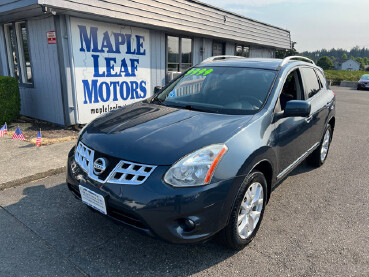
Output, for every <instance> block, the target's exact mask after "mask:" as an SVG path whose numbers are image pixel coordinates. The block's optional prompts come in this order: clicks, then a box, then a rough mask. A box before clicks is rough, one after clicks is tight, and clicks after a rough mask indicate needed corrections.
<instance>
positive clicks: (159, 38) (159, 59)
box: [150, 31, 166, 93]
mask: <svg viewBox="0 0 369 277" xmlns="http://www.w3.org/2000/svg"><path fill="white" fill-rule="evenodd" d="M150 51H151V53H150V57H151V88H152V89H154V87H155V86H163V85H165V61H166V58H165V55H166V51H165V34H164V33H162V32H158V31H150ZM150 93H152V92H151V91H150Z"/></svg>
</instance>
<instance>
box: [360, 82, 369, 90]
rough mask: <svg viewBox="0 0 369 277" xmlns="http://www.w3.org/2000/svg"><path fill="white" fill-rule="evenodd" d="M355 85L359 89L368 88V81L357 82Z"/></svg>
mask: <svg viewBox="0 0 369 277" xmlns="http://www.w3.org/2000/svg"><path fill="white" fill-rule="evenodd" d="M357 87H358V88H360V89H369V83H357Z"/></svg>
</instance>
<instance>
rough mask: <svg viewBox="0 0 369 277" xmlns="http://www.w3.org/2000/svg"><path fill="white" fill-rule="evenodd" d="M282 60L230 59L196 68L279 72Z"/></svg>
mask: <svg viewBox="0 0 369 277" xmlns="http://www.w3.org/2000/svg"><path fill="white" fill-rule="evenodd" d="M282 61H283V60H282V59H270V58H244V59H243V58H234V59H232V58H230V59H224V60H217V61H212V62H207V63H200V64H198V65H197V66H196V67H208V66H214V67H249V68H260V69H269V70H279V69H280V65H281V63H282ZM290 63H298V64H301V65H310V66H312V64H311V63H307V62H303V61H298V60H291V61H289V62H288V63H287V64H290Z"/></svg>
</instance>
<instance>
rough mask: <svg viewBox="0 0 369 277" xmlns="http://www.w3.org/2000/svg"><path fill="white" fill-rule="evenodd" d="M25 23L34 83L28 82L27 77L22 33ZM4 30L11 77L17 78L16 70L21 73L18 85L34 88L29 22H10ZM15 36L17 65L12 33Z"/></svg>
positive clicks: (5, 25) (4, 26)
mask: <svg viewBox="0 0 369 277" xmlns="http://www.w3.org/2000/svg"><path fill="white" fill-rule="evenodd" d="M22 23H24V24H25V27H26V30H27V41H28V54H29V61H30V69H31V76H32V81H30V82H29V81H28V76H27V65H26V59H25V52H24V48H23V37H22V31H21V27H20V26H21V24H22ZM9 26H11V27H12V30H11V31H10V30H9ZM3 30H4V38H5V48H6V49H5V50H6V53H5V54H6V57H7V68H8V72H9V75H10V76H11V77H15V78H17V77H18V76H17V74H16V69H17V70H18V72H19V77H18V78H17V79H18V84H19V86H22V87H31V88H32V87H34V76H33V72H34V71H33V63H32V57H31V56H32V55H31V49H30V48H31V47H30V44H29V41H30V40H29V31H28V30H29V29H28V21H25V20H22V21H13V22H9V23H6V24H4V25H3ZM10 32H12V35H13V36H14V39H15V49H14V50H15V55H16V59H17V65H15V64H14V60H13V57H12V53H13V49H12V48H13V46H12V42H11V37H10V36H11V33H10Z"/></svg>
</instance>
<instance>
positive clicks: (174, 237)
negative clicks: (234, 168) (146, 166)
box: [67, 148, 240, 243]
mask: <svg viewBox="0 0 369 277" xmlns="http://www.w3.org/2000/svg"><path fill="white" fill-rule="evenodd" d="M168 168H169V167H168V166H158V167H157V168H156V169H155V171H154V172H153V173H152V174H151V175H150V177H149V178H148V179H147V180H146V181H145V182H144V183H143V184H141V185H123V184H109V183H105V184H101V183H99V182H97V181H94V180H92V179H90V178H88V176H87V174H86V173H85V172H84V171H83V170H82V169H81V168H80V167H79V166H78V164H77V163H76V162H75V160H74V148H73V149H72V150H71V151H70V153H69V156H68V167H67V169H68V170H67V184H68V188H69V189H70V190H71V191H72V192H73V193H74V195H75V196H77V197H78V198H80V193H79V187H78V186H79V184H80V182H83V183H86V184H87V185H88V186H92V187H93V188H95V189H98V190H100V191H102V192H103V193H104V194H105V193H106V194H107V195H108V196H107V197H106V206H107V213H108V216H109V217H112V218H114V219H115V220H118V221H120V222H122V223H124V224H127V225H129V226H131V227H133V228H135V229H137V230H140V231H142V232H144V233H146V234H147V235H150V236H157V237H159V238H161V239H163V240H166V241H169V242H173V243H193V242H198V241H202V240H205V239H207V238H209V237H211V236H213V235H214V234H216V233H217V232H218V231H220V230H221V229H223V228H224V227H225V225H226V224H227V222H228V217H229V215H230V211H231V209H232V207H233V202H234V199H235V195H236V193H237V188H238V186H237V183H238V182H239V181H240V180H238V179H237V178H234V179H230V180H225V181H219V182H216V183H214V184H210V185H207V186H203V187H193V188H174V187H171V186H169V185H167V184H165V183H164V182H163V181H162V178H163V176H164V174H165V172H166V171H167V170H168ZM186 219H190V220H191V221H192V222H194V223H195V227H194V228H193V229H191V230H189V228H188V225H186V224H185V222H186Z"/></svg>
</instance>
